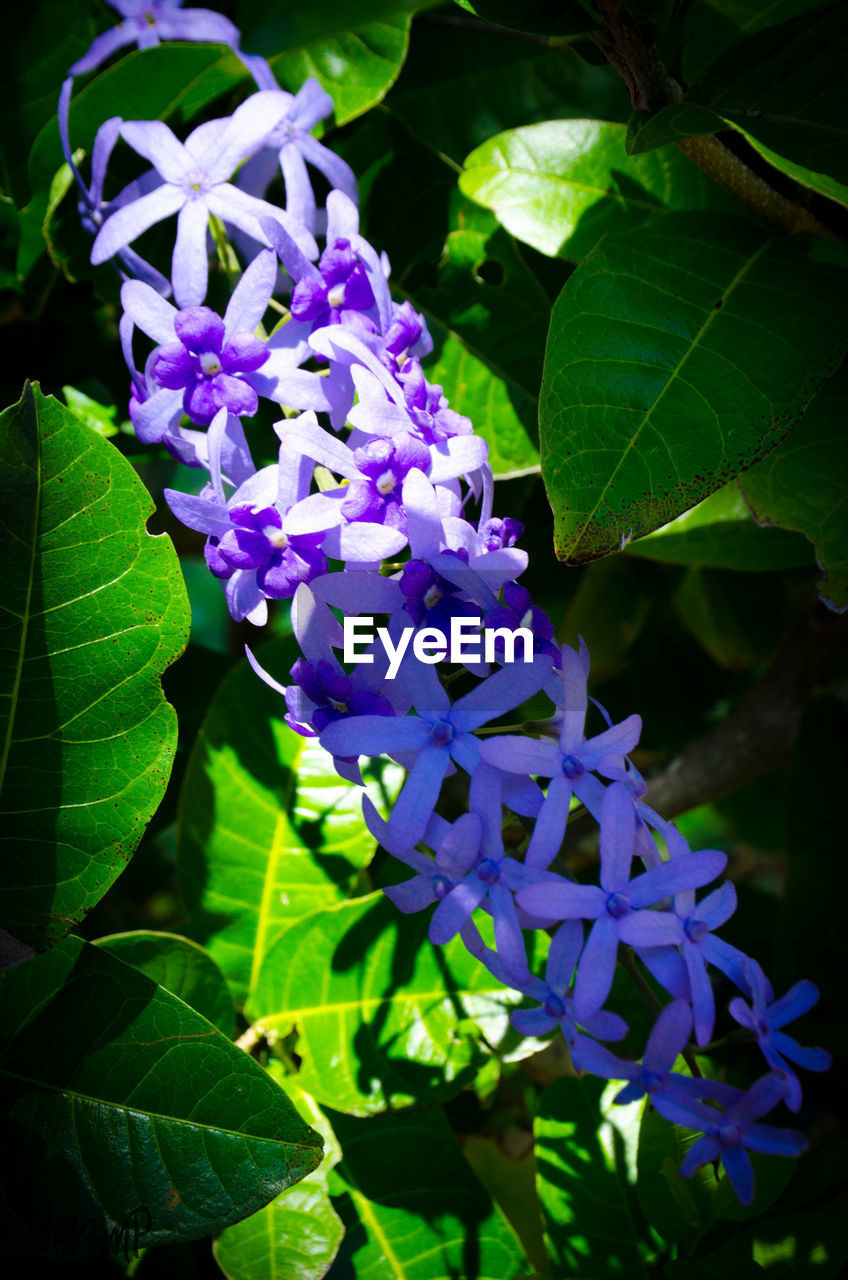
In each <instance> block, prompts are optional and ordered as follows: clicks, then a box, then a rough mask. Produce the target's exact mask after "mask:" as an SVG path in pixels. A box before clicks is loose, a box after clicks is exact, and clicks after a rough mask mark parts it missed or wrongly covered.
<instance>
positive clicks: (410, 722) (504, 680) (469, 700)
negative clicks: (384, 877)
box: [321, 662, 546, 852]
mask: <svg viewBox="0 0 848 1280" xmlns="http://www.w3.org/2000/svg"><path fill="white" fill-rule="evenodd" d="M545 676H546V671H545V668H544V667H541V668H539V667H538V666H537V665H536V664H534V665H524V664H522V666H521V667H520V668H518V669H515V668H510V669H507V668H503V669H502V670H500V671H498V672H496V674H495V675H493V676H490V677H489V678H488V679H487V680H483V681H481V683H480V684H479V685H477V687H476V688H475V689H472V691H471V692H470V693H467V694H466V695H465V696H464V697H462V698H459V699H458V700H457V701H456V702H455V703H454V704H453V706H451V704H450V699H449V697H448V695H447V693H446V692H445V690H444V689H443V687H442V685H441V684H440V683H439V679H438V677H437V676H436V674H435V671H434V668H433V667H431V666H425V665H423V664H421V663H417V662H416V663H414V666H411V667H410V668H409V669H408V673H407V685H408V686H409V687H411V689H412V697H413V703H414V705H415V708H416V711H417V713H418V714H416V715H408V716H403V717H398V718H397V719H394V720H383V719H382V718H377V717H375V716H356V717H352V718H351V719H349V720H346V721H344V722H341V723H338V724H333V725H329V726H328V728H327V729H325V730H324V732H323V733H322V734H321V745H322V746H325V747H326V748H327V750H328V751H332V753H333V754H334V755H342V756H350V755H354V754H356V755H359V754H361V755H369V756H377V755H381V754H383V753H385V754H386V755H391V756H397V755H398V754H401V755H403V756H405V757H407V758H408V757H410V756H413V757H414V759H415V763H414V765H413V767H412V769H411V770H410V773H409V776H408V778H407V780H406V783H405V785H404V788H403V790H402V791H401V794H400V796H399V797H398V799H397V801H396V802H395V806H394V809H393V810H392V814H391V817H390V818H389V824H388V828H389V836H390V839H391V842H392V843H391V845H390V846H389V848H390V851H391V852H394V851H395V850H396V849H411V848H412V847H413V845H415V844H417V843H418V841H419V840H420V839H421V837H422V835H423V834H424V830H425V828H426V826H427V823H428V821H429V819H430V815H431V814H432V812H433V808H434V806H435V804H436V801H437V800H438V797H439V792H440V790H441V786H442V781H443V779H444V777H445V774H446V773H447V771H448V767H449V765H450V763H451V761H454V762H455V763H456V764H458V765H460V766H461V767H462V768H463V769H465V771H466V772H467V773H473V771H474V769H475V767H476V765H477V763H478V761H479V759H480V744H479V739H478V738H477V737H475V734H474V730H475V729H479V728H480V726H481V725H484V724H486V723H487V722H488V721H489V720H493V719H495V718H496V717H497V716H500V715H503V714H504V712H506V711H508V710H509V709H510V708H512V707H515V706H518V705H519V704H520V703H522V702H523V701H524V700H525V699H526V698H529V697H530V696H531V695H532V694H533V693H535V692H536V690H537V689H538V688H539V687H540V686H541V684H542V682H543V681H544V679H545Z"/></svg>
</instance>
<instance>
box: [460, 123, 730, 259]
mask: <svg viewBox="0 0 848 1280" xmlns="http://www.w3.org/2000/svg"><path fill="white" fill-rule="evenodd" d="M624 135H625V128H624V125H621V124H610V123H604V122H603V121H600V120H548V121H546V122H545V123H544V124H533V125H527V126H525V127H524V128H521V129H512V130H510V131H508V132H507V133H502V134H499V135H498V136H497V137H495V138H492V139H491V140H490V141H489V142H485V143H484V144H483V146H481V147H478V148H477V149H476V151H472V153H471V155H470V156H468V158H467V159H466V161H465V167H464V169H463V171H462V173H461V174H460V178H459V185H460V189H461V190H462V191H463V192H464V193H465V194H466V195H467V196H469V197H470V198H471V199H472V200H476V201H477V202H478V203H479V204H482V205H485V206H486V208H488V209H492V210H493V211H494V213H495V214H497V217H498V220H499V221H500V222H501V223H502V224H503V226H505V227H506V229H507V230H508V231H510V232H512V234H513V235H514V236H517V237H518V239H519V240H523V241H525V243H527V244H529V245H532V246H533V248H534V249H538V250H539V251H540V252H541V253H547V254H550V255H552V256H553V255H554V254H559V255H560V256H561V257H564V258H575V259H579V258H582V257H583V256H584V254H586V253H588V252H589V250H590V249H592V248H594V246H595V245H596V244H597V242H598V240H599V239H600V237H601V236H603V235H605V234H606V233H607V232H610V231H625V230H627V229H629V228H630V227H637V226H639V225H640V224H641V223H644V222H645V221H646V220H647V219H649V218H652V217H654V216H655V215H656V214H657V213H660V212H662V211H663V210H664V209H709V208H722V207H724V208H727V207H728V200H727V197H726V196H724V194H723V193H722V192H720V191H719V190H718V188H717V187H716V186H715V183H713V182H711V181H710V180H709V179H708V178H707V177H706V176H705V175H704V174H703V173H701V171H700V170H699V169H697V168H695V166H694V165H692V164H690V162H689V161H688V160H686V159H685V157H684V156H682V155H680V154H679V153H678V152H676V151H672V152H668V153H663V154H662V155H650V156H627V155H626V154H625V151H624Z"/></svg>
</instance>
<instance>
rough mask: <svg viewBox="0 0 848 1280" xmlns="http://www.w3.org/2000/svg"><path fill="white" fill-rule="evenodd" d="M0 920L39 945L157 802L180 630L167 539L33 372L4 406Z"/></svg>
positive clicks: (111, 870) (102, 878) (88, 899)
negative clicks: (169, 673)
mask: <svg viewBox="0 0 848 1280" xmlns="http://www.w3.org/2000/svg"><path fill="white" fill-rule="evenodd" d="M0 477H1V478H0V510H2V513H3V514H2V522H3V544H4V564H5V569H6V573H7V585H6V590H5V593H4V597H3V601H2V605H1V606H0V617H2V626H3V644H2V654H3V657H2V664H3V665H2V670H3V689H4V691H5V696H4V698H3V701H2V703H0V743H2V746H1V747H0V794H1V795H2V798H1V799H0V812H2V828H3V836H2V844H0V849H2V853H3V869H2V873H0V876H1V877H2V883H3V904H4V905H3V914H2V924H3V927H4V928H6V929H8V931H9V932H10V933H11V934H12V935H13V936H15V937H17V938H20V939H23V940H24V941H26V942H29V943H31V944H32V945H33V946H34V947H36V948H37V949H40V948H42V947H44V946H47V945H49V944H50V943H51V942H53V941H55V940H56V939H57V938H59V937H62V936H63V935H64V934H65V933H67V932H68V930H69V929H70V928H71V927H72V926H73V925H74V924H76V923H77V922H78V921H80V920H81V919H82V917H83V915H84V914H85V912H86V911H87V910H89V909H90V908H91V907H92V906H93V905H94V904H95V902H97V901H98V900H99V899H100V898H101V897H102V896H103V894H104V893H105V892H106V890H107V889H108V888H109V886H110V885H111V884H112V883H113V881H114V880H115V879H116V878H117V877H118V875H119V874H120V873H121V871H122V870H123V868H124V865H125V863H126V861H127V859H128V858H129V856H130V854H131V853H132V851H133V849H134V848H135V846H136V844H137V843H138V841H139V839H140V838H141V834H142V832H143V830H144V828H145V826H146V825H147V822H148V821H149V819H150V818H151V816H152V815H153V813H154V811H155V810H156V808H157V806H158V804H159V802H160V800H161V799H162V796H163V795H164V792H165V787H166V784H167V781H168V775H169V774H170V771H171V764H172V761H173V755H174V749H175V746H176V736H177V733H176V718H175V716H174V713H173V709H172V708H171V707H170V706H169V705H168V703H167V702H166V701H165V699H164V697H163V694H162V688H161V685H160V683H159V678H160V676H161V674H162V672H163V671H164V670H165V668H166V667H167V666H168V665H169V664H170V663H171V662H173V661H174V659H175V658H176V657H177V656H178V655H179V653H180V652H181V651H182V649H183V647H184V645H185V641H186V637H187V633H188V621H189V620H188V609H187V602H186V596H185V590H184V588H183V584H182V578H181V576H180V572H179V565H178V563H177V558H176V555H175V554H174V549H173V547H172V546H171V543H170V540H169V539H168V538H166V537H162V536H160V537H155V538H154V537H151V536H150V535H149V534H148V533H147V530H146V528H145V521H146V520H147V517H148V516H149V515H150V513H151V511H152V509H153V504H152V502H151V500H150V497H149V496H148V494H147V492H146V490H145V489H144V486H143V485H142V484H141V482H140V480H139V479H138V477H137V476H136V474H135V472H134V471H133V469H132V467H131V466H130V464H129V463H128V462H127V461H126V460H125V459H124V458H122V457H121V455H120V454H119V453H118V452H117V450H116V449H115V448H114V446H113V445H111V444H109V443H108V441H106V440H103V439H102V438H101V437H99V436H98V435H96V434H95V432H93V431H91V430H90V429H89V428H88V427H86V426H84V425H83V424H82V423H81V422H79V421H78V420H77V419H76V418H75V417H74V415H73V414H72V413H70V412H69V410H67V409H66V408H65V407H64V406H63V405H61V404H59V402H58V401H57V400H54V399H53V398H52V397H48V398H47V399H45V398H44V397H43V396H42V395H41V392H40V391H39V390H38V388H37V387H31V386H27V387H26V388H25V390H24V395H23V397H22V399H21V400H20V401H19V403H18V404H16V405H14V406H13V407H12V408H9V409H7V410H5V412H4V413H3V414H2V415H0Z"/></svg>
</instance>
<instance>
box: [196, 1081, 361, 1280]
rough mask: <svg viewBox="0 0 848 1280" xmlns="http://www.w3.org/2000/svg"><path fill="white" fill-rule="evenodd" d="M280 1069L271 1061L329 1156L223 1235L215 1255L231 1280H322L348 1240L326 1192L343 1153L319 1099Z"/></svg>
mask: <svg viewBox="0 0 848 1280" xmlns="http://www.w3.org/2000/svg"><path fill="white" fill-rule="evenodd" d="M281 1066H282V1064H281V1063H280V1062H278V1061H276V1060H275V1059H272V1060H271V1062H270V1063H269V1070H270V1071H271V1074H272V1075H273V1076H274V1078H275V1079H276V1080H278V1082H279V1083H280V1084H281V1085H282V1087H283V1088H284V1089H285V1090H286V1092H287V1093H288V1094H289V1097H290V1098H291V1100H292V1102H293V1103H294V1105H295V1106H296V1108H297V1110H298V1112H299V1113H300V1115H301V1117H302V1118H303V1119H304V1120H305V1121H306V1123H307V1124H309V1125H311V1126H312V1127H313V1128H315V1129H316V1130H317V1131H318V1132H319V1133H320V1135H321V1137H322V1138H323V1140H324V1146H325V1156H324V1159H323V1160H322V1162H321V1164H320V1165H319V1166H318V1168H317V1169H314V1170H313V1171H312V1173H309V1174H307V1176H306V1177H305V1178H303V1179H302V1180H301V1181H300V1182H297V1183H295V1185H294V1186H293V1187H288V1188H287V1189H286V1190H285V1191H283V1192H282V1193H281V1194H280V1195H279V1196H277V1198H276V1200H272V1201H271V1203H270V1204H267V1205H266V1206H265V1208H264V1209H260V1210H259V1212H258V1213H254V1214H252V1215H251V1217H249V1218H244V1219H243V1220H242V1221H241V1222H236V1223H234V1225H233V1226H231V1227H227V1228H225V1230H224V1231H222V1232H221V1234H220V1235H219V1236H218V1238H217V1240H216V1241H215V1244H214V1246H213V1252H214V1254H215V1261H216V1262H217V1263H218V1266H219V1267H220V1268H221V1270H222V1271H223V1273H224V1275H225V1276H228V1277H229V1280H321V1277H322V1276H324V1275H326V1273H327V1271H328V1269H329V1267H330V1264H331V1263H332V1261H333V1259H334V1258H335V1256H336V1254H337V1252H338V1249H339V1245H340V1244H341V1241H342V1236H343V1235H344V1227H343V1225H342V1223H341V1221H340V1219H339V1217H338V1214H337V1213H336V1211H335V1209H334V1208H333V1205H332V1202H331V1200H330V1194H329V1191H328V1189H327V1178H328V1175H329V1173H330V1169H331V1168H332V1166H333V1165H335V1164H337V1163H338V1161H339V1159H340V1158H341V1149H340V1147H339V1144H338V1142H337V1141H336V1137H335V1134H334V1133H333V1130H332V1129H331V1128H330V1124H329V1122H328V1120H327V1118H326V1116H325V1115H324V1113H323V1112H322V1111H321V1110H320V1108H319V1107H318V1106H317V1104H316V1103H315V1101H314V1099H312V1098H310V1097H309V1095H308V1094H303V1093H300V1092H299V1091H298V1090H297V1088H295V1087H294V1084H293V1081H294V1077H292V1076H280V1073H279V1071H278V1070H277V1068H279V1067H281Z"/></svg>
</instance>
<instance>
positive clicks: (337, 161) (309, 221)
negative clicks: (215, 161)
mask: <svg viewBox="0 0 848 1280" xmlns="http://www.w3.org/2000/svg"><path fill="white" fill-rule="evenodd" d="M244 62H245V65H246V66H248V67H249V69H250V70H251V72H252V73H253V75H254V77H255V79H256V83H257V84H258V86H259V88H260V89H275V90H277V91H278V92H279V93H280V96H281V98H282V99H283V101H284V102H285V113H284V115H283V117H282V119H281V120H280V121H279V123H278V124H277V125H275V127H274V128H273V129H272V130H271V132H270V133H269V135H268V137H267V138H266V139H265V143H264V146H263V147H262V149H261V150H260V151H258V152H257V153H256V155H255V156H254V157H253V158H252V159H251V160H248V162H247V164H245V165H244V167H243V168H242V169H241V170H240V172H239V174H238V177H237V179H236V183H237V185H238V186H239V187H241V188H242V190H244V191H250V192H252V193H253V194H255V195H262V196H264V194H265V191H266V189H267V187H268V185H269V183H270V182H271V180H272V179H273V178H274V176H275V175H276V173H277V171H278V169H280V170H282V174H283V181H284V182H285V185H286V212H287V213H289V214H290V215H291V216H292V217H293V218H296V219H297V221H298V222H299V223H301V225H302V226H304V227H307V228H308V230H310V231H312V232H315V230H316V222H317V219H316V211H315V195H314V193H313V190H312V183H311V182H310V180H309V174H308V171H307V168H306V166H307V164H311V165H312V166H313V167H314V168H316V169H317V170H318V171H319V172H320V173H322V174H323V175H324V177H325V178H326V179H327V181H328V182H329V184H330V186H331V187H332V188H335V189H337V190H339V191H341V192H343V193H344V195H346V196H347V197H348V199H349V200H351V201H352V202H353V203H354V204H355V203H356V198H357V189H356V178H355V177H354V174H353V170H352V169H351V168H350V167H349V165H347V164H345V162H344V160H342V159H341V158H340V157H339V156H337V155H335V154H334V152H332V151H330V150H329V148H327V147H325V146H324V145H323V144H322V143H320V142H319V141H318V139H317V138H314V137H313V136H312V129H313V128H314V127H315V125H316V124H317V123H318V121H319V120H323V119H325V118H326V117H327V116H329V115H330V114H331V113H332V110H333V100H332V98H331V97H330V95H329V94H328V93H325V92H324V90H323V89H322V88H321V86H320V84H319V83H318V81H317V80H312V79H309V80H305V81H304V82H303V84H302V85H301V87H300V89H299V90H298V91H297V93H296V94H295V95H294V96H292V95H291V94H290V93H285V92H284V91H283V90H281V89H279V86H278V85H277V82H276V80H275V78H274V73H273V71H272V70H271V68H270V67H269V66H268V64H267V62H265V61H264V59H257V58H253V57H248V58H244Z"/></svg>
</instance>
